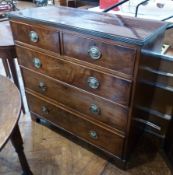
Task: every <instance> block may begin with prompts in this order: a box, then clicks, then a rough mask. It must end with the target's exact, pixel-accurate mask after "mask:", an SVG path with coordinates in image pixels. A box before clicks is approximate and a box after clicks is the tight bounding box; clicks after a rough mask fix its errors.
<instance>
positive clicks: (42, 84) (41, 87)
mask: <svg viewBox="0 0 173 175" xmlns="http://www.w3.org/2000/svg"><path fill="white" fill-rule="evenodd" d="M38 87H39V88H40V90H41V91H42V92H45V91H46V90H47V86H46V85H45V83H44V82H42V81H41V82H39V85H38Z"/></svg>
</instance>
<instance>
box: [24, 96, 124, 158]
mask: <svg viewBox="0 0 173 175" xmlns="http://www.w3.org/2000/svg"><path fill="white" fill-rule="evenodd" d="M27 99H28V103H29V108H30V110H31V111H32V112H34V113H36V114H38V115H40V116H42V117H43V118H45V119H47V120H48V121H50V122H52V123H53V124H54V125H56V126H59V127H62V128H64V129H65V130H67V131H69V132H71V133H73V134H74V135H76V136H78V137H80V138H82V139H84V140H86V141H88V142H89V143H92V144H94V145H95V146H96V147H99V148H101V149H103V150H106V151H108V152H110V153H112V154H115V155H116V156H118V157H121V154H122V148H123V144H124V137H123V136H119V135H118V134H116V133H114V132H110V131H108V130H106V129H104V128H102V127H99V126H98V125H95V124H94V123H92V122H90V121H88V120H85V119H83V118H81V117H80V116H76V115H74V114H72V113H69V112H67V111H66V110H63V109H61V108H59V107H57V106H55V105H52V104H50V103H48V102H46V101H43V100H41V99H39V98H36V97H34V96H33V95H31V94H29V93H27ZM108 143H109V144H108Z"/></svg>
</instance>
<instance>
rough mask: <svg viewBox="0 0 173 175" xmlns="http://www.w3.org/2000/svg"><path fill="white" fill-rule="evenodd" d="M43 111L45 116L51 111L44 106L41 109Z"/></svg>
mask: <svg viewBox="0 0 173 175" xmlns="http://www.w3.org/2000/svg"><path fill="white" fill-rule="evenodd" d="M41 111H42V112H43V113H45V114H48V113H49V110H48V109H47V108H46V106H42V107H41Z"/></svg>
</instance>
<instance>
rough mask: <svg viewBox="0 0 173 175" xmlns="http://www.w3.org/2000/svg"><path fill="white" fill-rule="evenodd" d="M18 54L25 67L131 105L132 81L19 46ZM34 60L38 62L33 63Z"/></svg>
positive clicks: (20, 62) (21, 63)
mask: <svg viewBox="0 0 173 175" xmlns="http://www.w3.org/2000/svg"><path fill="white" fill-rule="evenodd" d="M17 54H18V60H19V64H20V65H22V66H24V67H27V68H29V69H32V70H35V71H37V72H40V73H43V74H46V75H49V76H51V77H53V78H56V79H58V80H61V81H64V82H66V83H68V84H71V85H74V86H76V87H79V88H81V89H84V90H86V91H88V92H91V93H94V94H97V95H99V96H102V97H104V98H107V99H109V100H111V101H113V102H118V103H120V104H123V105H126V106H128V105H129V99H130V91H131V83H130V81H127V80H124V79H121V78H118V77H115V76H112V75H110V74H105V73H103V72H98V71H95V70H92V69H89V68H86V67H83V66H82V65H79V64H75V63H72V62H69V61H65V60H62V59H60V58H54V57H50V56H48V55H45V54H42V53H40V52H36V51H33V50H30V49H26V48H23V47H19V46H18V47H17ZM34 60H35V61H37V62H36V63H35V62H34V63H33V61H34ZM38 61H39V62H38ZM39 63H40V66H39Z"/></svg>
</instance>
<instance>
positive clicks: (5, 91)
mask: <svg viewBox="0 0 173 175" xmlns="http://www.w3.org/2000/svg"><path fill="white" fill-rule="evenodd" d="M20 110H21V99H20V94H19V91H18V89H17V87H16V86H15V85H14V84H13V82H11V81H10V80H8V79H7V78H6V77H3V76H1V75H0V133H1V134H0V150H1V149H2V148H3V146H4V145H5V143H6V142H7V141H8V139H9V137H10V135H11V133H12V131H13V129H14V127H15V126H16V124H17V121H18V119H19V113H20Z"/></svg>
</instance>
